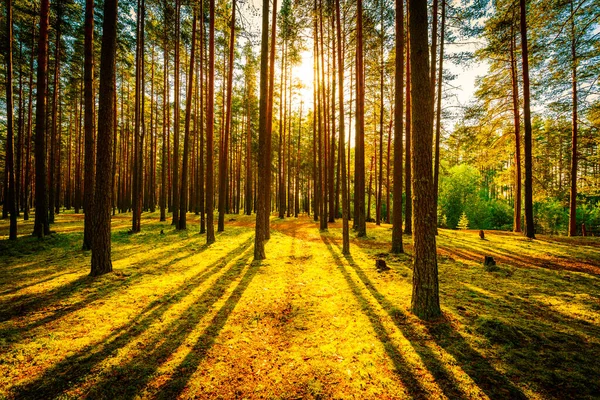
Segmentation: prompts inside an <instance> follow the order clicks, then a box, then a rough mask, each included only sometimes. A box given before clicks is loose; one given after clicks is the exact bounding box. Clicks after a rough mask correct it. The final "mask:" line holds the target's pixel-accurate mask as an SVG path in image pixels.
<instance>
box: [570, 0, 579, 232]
mask: <svg viewBox="0 0 600 400" xmlns="http://www.w3.org/2000/svg"><path fill="white" fill-rule="evenodd" d="M570 6H571V88H572V89H571V90H572V101H573V110H572V136H571V137H572V139H571V190H570V193H569V236H577V159H578V154H577V134H578V132H577V129H578V128H577V63H578V62H577V47H576V41H577V37H576V36H575V13H574V11H573V0H571V1H570Z"/></svg>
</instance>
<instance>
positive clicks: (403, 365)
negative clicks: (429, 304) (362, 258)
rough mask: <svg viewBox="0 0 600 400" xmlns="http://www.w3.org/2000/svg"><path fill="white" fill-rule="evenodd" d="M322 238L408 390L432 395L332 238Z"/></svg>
mask: <svg viewBox="0 0 600 400" xmlns="http://www.w3.org/2000/svg"><path fill="white" fill-rule="evenodd" d="M321 240H322V241H323V243H324V244H325V246H327V250H329V253H331V256H332V257H333V259H334V260H335V261H336V263H337V265H338V266H339V268H340V272H341V273H342V275H343V276H344V278H345V279H346V282H347V283H348V286H349V287H350V290H352V294H354V297H356V300H357V301H358V303H359V304H360V307H361V308H362V311H363V312H364V313H365V315H366V316H367V317H368V318H369V322H371V325H372V326H373V329H374V330H375V334H376V335H377V338H378V339H379V341H380V342H381V343H382V344H383V347H384V349H385V352H386V353H387V354H388V356H389V357H390V358H391V359H392V362H393V363H394V367H395V368H396V372H397V373H398V376H399V377H400V379H401V380H402V382H403V383H404V386H405V387H406V390H407V391H408V392H409V394H410V395H411V397H413V398H422V399H425V398H429V397H431V394H430V393H429V392H428V391H427V389H425V388H424V387H423V385H422V384H421V382H420V381H419V378H417V376H416V375H415V374H414V372H413V371H411V369H410V367H409V365H408V363H407V362H406V359H405V357H404V355H403V354H402V353H401V352H400V350H398V349H397V348H396V347H395V346H394V345H393V342H392V339H391V337H390V335H389V334H388V332H387V330H386V329H385V327H384V326H383V324H382V323H381V320H380V319H379V316H378V315H377V313H376V312H375V310H373V308H372V307H371V305H370V304H369V301H368V300H367V299H366V298H365V297H364V296H363V295H362V293H361V291H360V288H359V287H358V286H357V285H356V283H355V282H354V280H353V279H352V277H351V276H350V273H349V272H348V270H347V269H346V267H344V263H343V261H342V259H341V257H340V256H339V255H338V254H337V253H336V252H335V251H334V250H333V247H332V241H331V239H329V238H327V237H326V236H323V235H321Z"/></svg>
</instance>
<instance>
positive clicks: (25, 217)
mask: <svg viewBox="0 0 600 400" xmlns="http://www.w3.org/2000/svg"><path fill="white" fill-rule="evenodd" d="M32 21H33V23H32V27H31V57H30V59H29V84H28V89H29V93H28V99H27V141H26V143H27V144H26V147H25V149H26V150H25V154H26V155H25V189H24V192H25V203H24V207H23V220H25V221H27V220H29V207H30V205H31V202H30V200H29V198H30V194H31V133H32V130H33V62H34V54H35V52H34V50H33V49H34V45H35V19H32Z"/></svg>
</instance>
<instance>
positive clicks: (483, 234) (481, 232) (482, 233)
mask: <svg viewBox="0 0 600 400" xmlns="http://www.w3.org/2000/svg"><path fill="white" fill-rule="evenodd" d="M479 238H480V239H482V240H483V239H485V233H484V232H483V229H482V230H480V231H479Z"/></svg>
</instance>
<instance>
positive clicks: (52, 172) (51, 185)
mask: <svg viewBox="0 0 600 400" xmlns="http://www.w3.org/2000/svg"><path fill="white" fill-rule="evenodd" d="M57 6H58V10H57V19H56V43H55V45H54V84H53V87H52V90H53V96H52V131H51V133H50V166H49V170H48V222H49V223H50V224H53V223H54V213H55V208H54V206H55V203H56V195H57V191H56V181H57V179H56V178H57V164H58V162H57V153H58V147H59V143H58V134H59V133H58V131H59V121H58V119H59V116H58V103H59V101H60V100H59V92H60V36H61V14H62V10H61V4H60V2H59V3H58V4H57Z"/></svg>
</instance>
